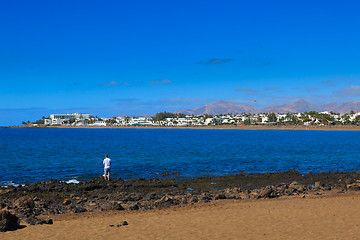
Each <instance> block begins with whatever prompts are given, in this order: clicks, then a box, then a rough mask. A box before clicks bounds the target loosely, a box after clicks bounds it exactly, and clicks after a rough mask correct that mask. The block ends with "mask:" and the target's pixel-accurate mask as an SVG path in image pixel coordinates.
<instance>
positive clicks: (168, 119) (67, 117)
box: [22, 111, 360, 127]
mask: <svg viewBox="0 0 360 240" xmlns="http://www.w3.org/2000/svg"><path fill="white" fill-rule="evenodd" d="M22 124H23V125H24V126H78V127H116V126H118V127H125V126H148V127H151V126H153V127H161V126H164V127H190V126H215V125H240V126H243V125H303V126H308V125H319V126H324V125H359V124H360V112H354V111H350V113H346V114H340V113H334V112H328V111H323V112H315V111H310V112H304V113H258V114H250V113H242V114H219V115H208V114H204V115H185V114H181V113H169V112H161V113H157V114H156V115H155V116H153V117H144V116H116V117H111V118H107V117H98V116H95V115H93V114H80V113H73V114H51V115H50V116H49V117H45V116H43V117H42V119H40V120H37V121H36V122H30V121H27V122H22Z"/></svg>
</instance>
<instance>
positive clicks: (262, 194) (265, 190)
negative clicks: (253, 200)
mask: <svg viewBox="0 0 360 240" xmlns="http://www.w3.org/2000/svg"><path fill="white" fill-rule="evenodd" d="M273 192H274V190H273V189H272V188H271V187H265V188H263V189H262V190H261V192H260V195H259V198H269V197H270V195H271V193H273Z"/></svg>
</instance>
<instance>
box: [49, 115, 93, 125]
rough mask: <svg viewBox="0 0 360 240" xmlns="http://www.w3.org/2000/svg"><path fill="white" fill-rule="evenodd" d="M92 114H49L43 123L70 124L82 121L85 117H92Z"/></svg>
mask: <svg viewBox="0 0 360 240" xmlns="http://www.w3.org/2000/svg"><path fill="white" fill-rule="evenodd" d="M93 117H94V115H93V114H80V113H73V114H51V115H50V119H45V120H46V121H45V122H44V124H45V125H65V124H66V125H70V124H74V123H75V122H76V121H83V120H85V119H90V118H93Z"/></svg>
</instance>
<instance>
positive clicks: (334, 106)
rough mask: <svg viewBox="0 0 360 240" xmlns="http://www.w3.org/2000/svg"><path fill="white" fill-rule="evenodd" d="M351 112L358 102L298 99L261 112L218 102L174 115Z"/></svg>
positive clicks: (355, 109) (359, 105) (252, 108)
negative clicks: (314, 101) (317, 102)
mask: <svg viewBox="0 0 360 240" xmlns="http://www.w3.org/2000/svg"><path fill="white" fill-rule="evenodd" d="M351 110H353V111H355V112H360V102H359V101H352V102H345V103H343V104H338V103H329V104H321V105H317V104H313V103H311V102H308V101H305V100H303V99H300V100H298V101H295V102H292V103H290V104H284V105H272V106H269V107H267V108H265V109H263V110H261V109H258V108H255V107H252V106H250V105H247V104H237V103H233V102H225V101H218V102H215V103H212V104H207V105H205V106H202V107H198V108H194V109H191V110H189V109H182V110H178V111H175V113H183V114H186V115H191V114H194V115H203V114H210V115H217V114H226V113H233V114H237V113H238V114H239V113H243V112H245V113H261V112H265V113H269V112H274V113H288V112H290V113H298V112H310V111H316V112H322V111H329V112H330V111H332V112H336V113H341V114H344V113H349V112H350V111H351Z"/></svg>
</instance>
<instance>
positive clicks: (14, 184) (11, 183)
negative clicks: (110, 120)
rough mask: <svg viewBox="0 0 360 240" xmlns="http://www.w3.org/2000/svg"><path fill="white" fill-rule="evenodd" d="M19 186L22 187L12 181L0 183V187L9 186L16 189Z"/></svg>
mask: <svg viewBox="0 0 360 240" xmlns="http://www.w3.org/2000/svg"><path fill="white" fill-rule="evenodd" d="M20 185H22V186H24V185H23V184H17V183H14V182H12V181H10V182H2V183H0V187H10V186H13V187H18V186H20Z"/></svg>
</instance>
